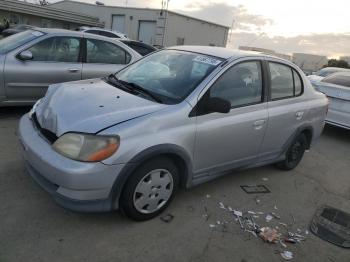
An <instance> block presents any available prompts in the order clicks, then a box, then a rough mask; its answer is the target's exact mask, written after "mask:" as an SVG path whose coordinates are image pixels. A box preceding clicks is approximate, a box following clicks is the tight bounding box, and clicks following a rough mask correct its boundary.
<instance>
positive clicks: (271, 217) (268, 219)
mask: <svg viewBox="0 0 350 262" xmlns="http://www.w3.org/2000/svg"><path fill="white" fill-rule="evenodd" d="M272 219H273V216H271V215H270V214H267V215H266V217H265V220H266V222H270V221H271V220H272Z"/></svg>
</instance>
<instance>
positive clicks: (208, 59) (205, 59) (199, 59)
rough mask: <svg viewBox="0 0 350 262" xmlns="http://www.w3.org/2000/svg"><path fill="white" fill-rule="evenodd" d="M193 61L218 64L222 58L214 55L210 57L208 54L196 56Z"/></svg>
mask: <svg viewBox="0 0 350 262" xmlns="http://www.w3.org/2000/svg"><path fill="white" fill-rule="evenodd" d="M193 61H195V62H200V63H204V64H209V65H214V66H217V65H218V64H220V63H221V60H219V59H215V58H212V57H208V56H201V55H199V56H196V57H195V58H194V59H193Z"/></svg>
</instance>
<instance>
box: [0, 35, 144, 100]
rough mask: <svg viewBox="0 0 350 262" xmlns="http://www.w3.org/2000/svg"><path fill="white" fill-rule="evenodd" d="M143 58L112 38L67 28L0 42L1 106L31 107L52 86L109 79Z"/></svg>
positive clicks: (14, 36) (20, 36)
mask: <svg viewBox="0 0 350 262" xmlns="http://www.w3.org/2000/svg"><path fill="white" fill-rule="evenodd" d="M139 58H141V55H139V54H138V53H137V52H135V51H134V50H133V49H131V48H129V47H128V46H126V45H124V44H123V43H121V42H119V41H116V40H113V39H111V38H107V37H103V36H97V35H93V34H85V33H82V32H75V31H69V30H63V29H41V28H40V29H35V30H28V31H24V32H21V33H18V34H15V35H13V36H9V37H7V38H5V39H2V40H0V69H1V70H0V106H5V105H6V106H7V105H29V104H34V103H35V101H36V100H38V99H39V98H41V97H43V96H44V95H45V93H46V90H47V88H48V86H49V85H51V84H54V83H61V82H68V81H76V80H82V79H88V78H96V77H102V76H107V75H109V74H112V73H115V72H117V71H119V70H120V69H122V68H123V67H125V66H126V65H127V64H129V63H132V62H134V61H136V60H137V59H139Z"/></svg>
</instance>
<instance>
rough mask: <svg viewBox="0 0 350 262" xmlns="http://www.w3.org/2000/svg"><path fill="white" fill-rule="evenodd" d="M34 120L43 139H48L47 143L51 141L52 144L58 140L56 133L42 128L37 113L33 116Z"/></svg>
mask: <svg viewBox="0 0 350 262" xmlns="http://www.w3.org/2000/svg"><path fill="white" fill-rule="evenodd" d="M32 120H33V122H34V125H35V127H36V128H37V129H38V130H39V132H40V133H41V134H42V135H43V137H45V138H46V140H47V141H49V142H50V143H51V144H53V143H55V141H56V140H57V138H58V137H57V136H56V134H55V133H53V132H51V131H50V130H47V129H45V128H42V127H41V126H40V123H39V121H38V118H37V116H36V113H34V114H33V115H32Z"/></svg>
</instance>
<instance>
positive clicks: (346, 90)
mask: <svg viewBox="0 0 350 262" xmlns="http://www.w3.org/2000/svg"><path fill="white" fill-rule="evenodd" d="M348 71H350V70H348ZM312 84H313V86H314V87H315V89H316V90H318V91H320V92H322V93H324V94H325V95H326V96H327V97H328V100H329V110H328V114H327V117H326V123H328V124H330V125H334V126H339V127H342V128H346V129H350V72H344V71H341V72H337V73H334V74H331V75H329V76H326V77H324V78H323V79H322V80H321V81H313V82H312Z"/></svg>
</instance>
